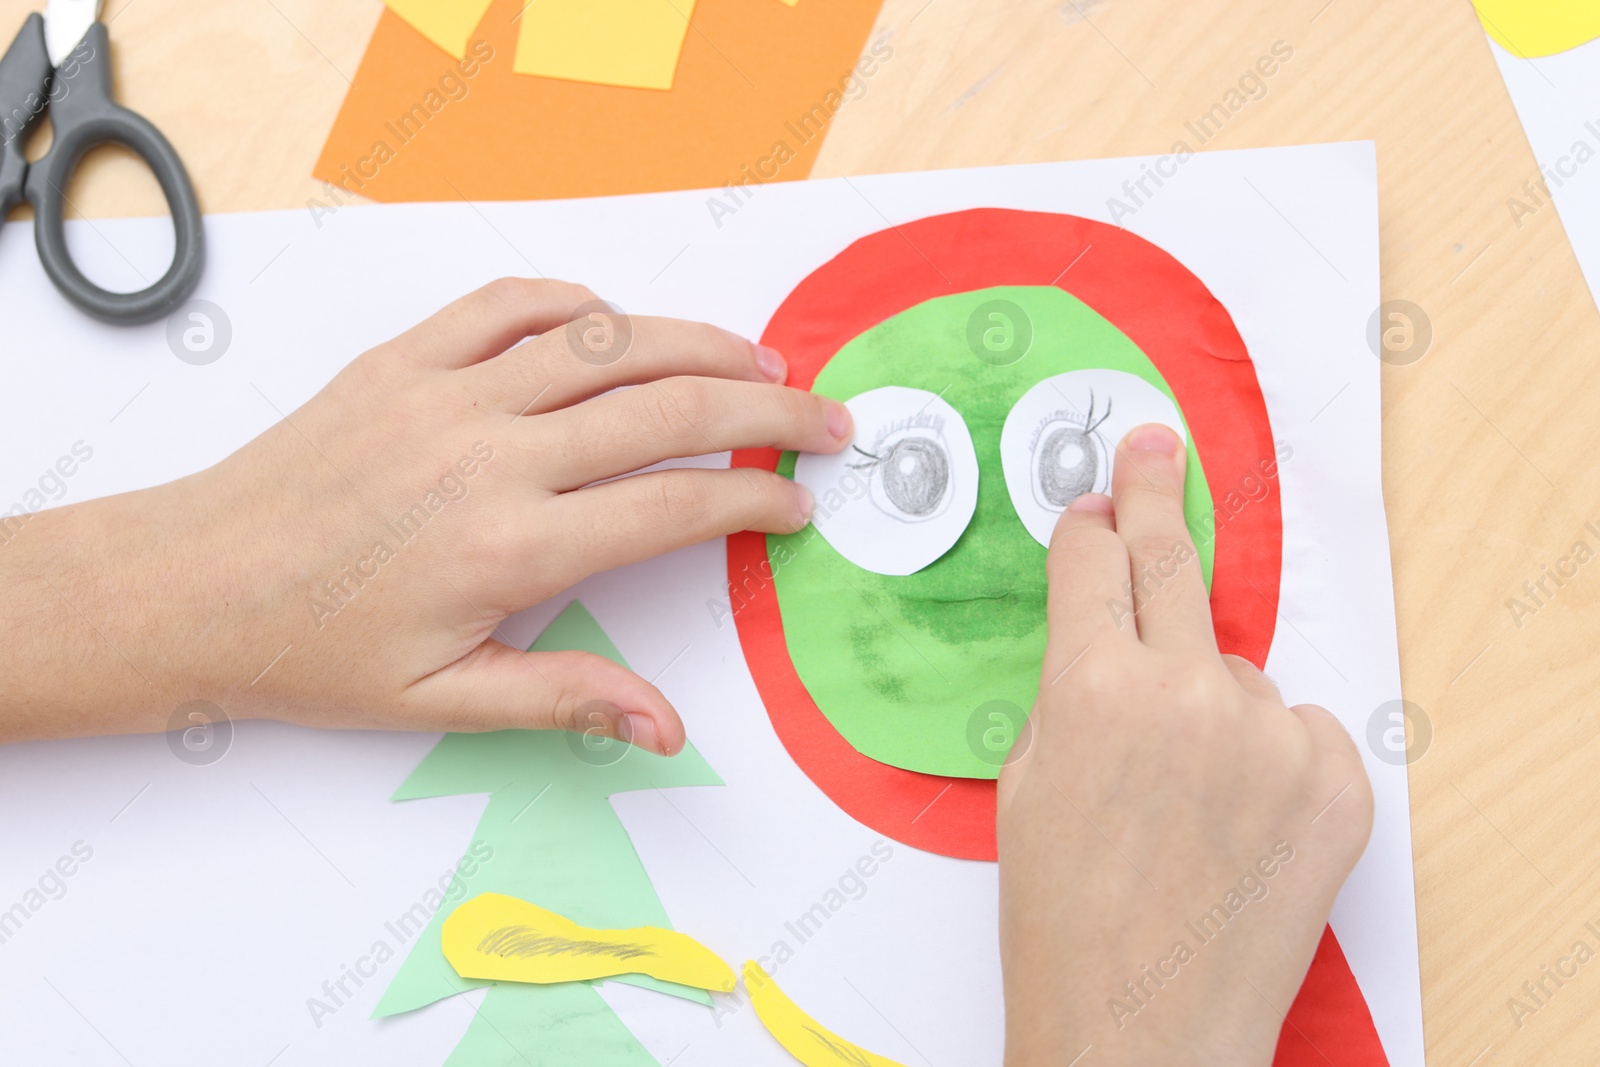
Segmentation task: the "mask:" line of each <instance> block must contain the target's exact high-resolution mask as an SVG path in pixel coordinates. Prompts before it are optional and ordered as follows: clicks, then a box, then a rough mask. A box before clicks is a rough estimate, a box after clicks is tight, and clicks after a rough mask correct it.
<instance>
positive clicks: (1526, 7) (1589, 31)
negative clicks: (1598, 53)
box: [1472, 0, 1600, 59]
mask: <svg viewBox="0 0 1600 1067" xmlns="http://www.w3.org/2000/svg"><path fill="white" fill-rule="evenodd" d="M1472 2H1473V4H1474V6H1476V7H1477V9H1478V18H1479V20H1480V21H1482V22H1483V28H1484V29H1486V30H1488V31H1489V36H1490V37H1493V38H1494V39H1495V40H1496V41H1498V42H1500V44H1501V45H1502V46H1503V47H1504V48H1505V50H1506V51H1508V52H1510V53H1511V54H1512V55H1514V56H1521V57H1522V58H1524V59H1536V58H1538V57H1539V56H1549V55H1554V54H1555V53H1557V52H1565V51H1566V50H1567V49H1569V48H1576V47H1578V46H1579V45H1580V44H1584V43H1585V42H1588V41H1592V40H1594V39H1595V38H1596V37H1600V3H1596V2H1595V0H1472Z"/></svg>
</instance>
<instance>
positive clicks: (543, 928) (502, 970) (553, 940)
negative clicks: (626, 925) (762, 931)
mask: <svg viewBox="0 0 1600 1067" xmlns="http://www.w3.org/2000/svg"><path fill="white" fill-rule="evenodd" d="M443 943H444V955H445V959H447V960H449V961H450V966H452V967H454V968H455V969H456V973H457V974H459V975H460V976H461V977H463V978H486V979H490V980H492V981H503V982H533V983H537V984H540V985H549V984H551V983H555V982H583V981H589V980H591V979H594V978H614V977H616V976H617V975H619V974H648V975H649V976H650V977H652V978H659V979H661V980H662V981H663V982H677V983H678V984H679V985H687V986H694V987H695V988H697V989H715V990H719V991H721V992H724V993H731V992H732V991H733V988H734V977H733V969H732V968H731V967H729V966H728V965H727V964H726V963H724V962H722V960H721V959H719V958H718V957H717V955H716V953H714V952H712V951H711V950H710V949H708V948H706V947H705V946H704V945H702V944H701V943H700V942H698V941H696V940H695V939H694V938H692V937H688V936H686V935H684V934H680V933H678V932H676V931H674V930H663V929H661V928H660V927H656V926H639V927H635V928H634V929H632V930H594V929H590V928H589V927H587V926H579V925H578V924H577V923H575V922H573V921H572V920H571V919H567V918H564V917H562V916H560V915H557V914H556V913H555V912H553V911H547V910H546V909H544V908H541V907H539V906H538V905H537V904H530V903H528V902H527V901H526V900H518V899H517V898H516V897H508V896H505V895H504V894H502V893H481V894H479V895H478V896H476V897H473V898H472V899H471V900H469V901H467V902H466V903H465V904H463V905H461V906H460V907H459V908H457V909H456V910H455V912H454V913H453V914H452V915H451V916H450V918H448V919H446V920H445V921H444V928H443Z"/></svg>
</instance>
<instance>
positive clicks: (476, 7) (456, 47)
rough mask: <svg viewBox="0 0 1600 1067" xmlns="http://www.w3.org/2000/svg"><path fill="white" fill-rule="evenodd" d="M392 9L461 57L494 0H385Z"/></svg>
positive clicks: (419, 30)
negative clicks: (473, 32)
mask: <svg viewBox="0 0 1600 1067" xmlns="http://www.w3.org/2000/svg"><path fill="white" fill-rule="evenodd" d="M384 2H385V3H387V4H388V5H389V10H390V11H393V12H394V13H395V14H396V15H399V16H400V17H401V18H403V19H405V20H406V21H407V22H409V23H410V24H411V26H412V28H413V29H415V30H416V31H417V32H418V33H420V34H422V36H424V37H426V38H427V39H428V40H430V41H432V42H433V43H434V44H436V45H438V46H439V47H440V48H443V49H444V50H445V51H446V52H449V53H450V54H451V55H453V56H455V57H456V58H457V59H464V58H466V55H467V42H468V41H470V40H471V39H472V31H473V30H475V29H477V28H478V23H480V22H482V21H483V16H484V14H485V13H486V12H487V11H488V10H489V5H490V4H491V3H492V2H493V0H384Z"/></svg>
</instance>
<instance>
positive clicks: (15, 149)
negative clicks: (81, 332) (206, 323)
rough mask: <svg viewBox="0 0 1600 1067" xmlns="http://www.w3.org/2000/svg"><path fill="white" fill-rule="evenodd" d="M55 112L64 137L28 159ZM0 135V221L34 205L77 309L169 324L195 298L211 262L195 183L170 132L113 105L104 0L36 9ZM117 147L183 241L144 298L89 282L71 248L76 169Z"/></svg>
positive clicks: (56, 274) (44, 257) (104, 317)
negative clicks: (28, 140) (29, 144)
mask: <svg viewBox="0 0 1600 1067" xmlns="http://www.w3.org/2000/svg"><path fill="white" fill-rule="evenodd" d="M46 108H48V109H49V111H50V121H51V124H52V125H53V126H54V128H55V140H54V142H53V143H52V144H51V146H50V150H49V151H48V152H46V153H45V154H44V156H43V157H42V158H40V159H39V160H37V161H36V162H34V163H29V162H28V161H27V158H26V157H25V156H24V155H23V154H22V149H23V141H24V139H25V136H26V134H27V132H28V130H29V129H30V128H31V127H32V126H33V125H34V124H35V123H36V122H38V121H39V118H40V117H41V116H42V115H43V114H44V112H45V109H46ZM0 138H3V140H0V222H3V221H4V219H5V214H6V212H8V211H10V210H11V208H12V207H14V206H15V205H16V204H18V203H21V202H27V203H29V204H31V205H33V211H34V216H35V222H34V235H35V239H36V242H37V244H38V246H39V260H40V262H41V263H43V265H44V269H45V273H46V274H48V275H49V276H50V280H51V281H52V282H54V283H55V286H56V288H57V289H59V290H61V292H62V294H63V295H64V296H65V297H66V298H67V299H68V300H70V301H71V302H72V303H73V304H75V305H77V306H78V307H79V308H81V309H82V310H83V311H85V312H87V313H88V314H90V315H93V316H94V317H95V318H97V319H100V320H101V321H103V322H110V323H115V324H118V325H132V324H135V323H141V322H149V321H151V320H152V319H158V318H161V317H162V316H164V315H166V314H168V313H169V312H171V311H172V310H173V309H174V308H176V307H177V306H178V305H179V304H181V303H183V301H184V300H186V299H188V297H189V294H190V293H192V292H194V288H195V286H196V285H197V284H199V281H200V273H201V271H202V269H203V268H204V266H205V242H204V237H203V235H202V231H201V228H200V205H199V203H198V202H197V201H196V200H195V195H194V186H193V185H192V184H191V183H190V181H189V174H188V172H187V171H185V170H184V168H183V161H182V160H180V159H179V158H178V153H177V152H176V151H174V150H173V147H172V145H171V143H170V142H169V141H168V140H167V139H166V138H165V137H163V136H162V135H161V131H160V130H157V129H156V128H155V127H154V126H152V125H151V124H150V123H149V122H148V121H147V120H146V119H145V118H144V117H142V116H140V115H137V114H135V113H133V112H132V111H129V110H128V109H127V108H125V107H122V106H121V105H120V104H118V103H117V102H116V101H115V100H114V99H112V96H111V50H110V37H109V35H108V33H107V31H106V25H105V23H103V22H101V21H100V0H50V2H49V6H48V7H47V8H46V11H45V15H44V16H43V17H41V16H40V15H39V14H38V13H37V12H36V13H34V14H32V15H29V16H28V18H27V21H25V22H24V23H23V24H22V32H21V33H19V34H17V39H16V40H15V41H13V42H12V43H11V48H10V49H9V50H8V51H7V52H6V54H5V56H4V58H0ZM113 143H114V144H120V145H124V146H126V147H128V148H130V149H132V150H133V151H134V152H135V153H137V154H138V155H139V156H140V157H141V158H142V159H143V160H144V161H145V164H146V165H147V166H148V167H149V168H150V170H151V172H152V173H154V174H155V176H156V181H158V182H160V183H161V191H162V192H163V193H164V194H166V198H167V209H168V211H170V212H171V214H172V228H173V231H174V233H175V234H176V236H177V250H176V253H175V254H174V255H173V257H172V266H171V267H169V268H168V269H167V273H166V274H165V275H163V276H162V277H161V278H160V280H158V281H157V282H156V283H155V284H154V285H152V286H150V287H149V288H148V289H143V290H141V291H139V292H137V293H113V292H111V291H109V290H106V289H102V288H100V287H99V286H98V285H95V284H94V283H93V282H91V281H90V280H89V279H88V278H87V277H85V276H84V274H83V272H82V271H80V270H79V269H78V267H77V264H75V263H73V262H72V256H71V254H70V253H69V252H68V251H67V239H66V232H65V230H64V228H63V225H62V223H63V216H64V215H65V209H66V206H67V188H68V186H69V185H70V183H71V181H72V173H73V171H75V170H76V169H77V167H78V164H79V163H80V162H82V160H83V157H84V156H85V155H87V154H88V152H89V150H90V149H92V148H95V147H97V146H99V145H103V144H113Z"/></svg>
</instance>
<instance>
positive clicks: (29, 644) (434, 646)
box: [0, 280, 851, 753]
mask: <svg viewBox="0 0 1600 1067" xmlns="http://www.w3.org/2000/svg"><path fill="white" fill-rule="evenodd" d="M595 301H596V298H595V296H594V294H593V293H591V292H589V291H588V290H587V289H584V288H582V287H580V286H575V285H568V284H565V283H561V282H547V281H520V280H505V281H500V282H496V283H494V284H492V285H489V286H486V287H485V288H483V289H481V290H479V291H478V292H476V293H473V294H471V295H470V296H467V297H466V298H464V299H462V300H460V301H457V302H456V303H455V304H452V305H451V306H450V307H448V308H445V309H444V310H443V311H441V312H440V313H439V314H437V315H435V316H434V317H433V318H431V319H429V320H428V321H426V322H424V323H422V324H421V325H419V326H417V327H416V328H414V329H412V330H411V331H409V332H408V333H406V334H404V335H402V336H401V337H398V338H396V339H395V340H394V341H391V342H389V343H388V344H385V345H382V346H380V347H378V348H376V349H374V350H373V351H371V352H368V353H366V354H365V355H362V356H361V357H360V358H358V359H357V360H355V362H353V363H352V364H351V365H350V366H349V367H347V368H345V370H344V371H342V372H341V373H340V374H339V375H338V377H336V378H335V379H334V380H333V381H332V382H331V383H329V385H328V386H327V388H325V389H323V390H322V392H320V393H318V394H317V395H316V396H315V397H313V398H312V399H311V400H310V401H309V402H308V403H307V404H306V405H305V406H304V407H302V408H301V409H300V410H298V411H296V412H295V413H294V414H292V415H290V416H289V417H288V418H287V419H285V420H284V421H283V422H281V423H279V424H278V425H276V426H274V427H273V428H271V429H270V430H268V431H267V432H266V433H264V434H262V435H261V436H260V437H258V438H257V439H256V440H254V441H252V442H251V443H250V444H248V445H247V446H245V447H244V448H243V449H241V450H240V451H239V452H237V453H235V454H234V455H232V456H230V457H229V458H228V459H226V460H225V461H223V462H222V463H220V464H218V465H217V466H216V467H214V468H212V469H210V470H206V471H202V472H200V473H198V474H195V475H192V476H190V477H188V478H184V479H182V480H181V481H178V482H174V483H172V484H170V485H165V486H160V487H158V488H155V489H150V490H145V491H142V492H137V493H129V494H127V495H124V496H119V497H111V498H108V499H104V500H97V501H92V502H90V503H87V504H83V505H80V506H75V507H69V508H63V509H61V510H59V511H54V512H47V513H44V514H42V515H39V516H37V517H36V518H34V519H33V520H32V521H31V522H30V523H29V524H28V525H27V526H26V527H25V528H24V529H23V530H22V531H21V533H19V534H18V536H17V537H15V538H14V539H13V540H12V541H11V542H10V543H8V544H7V545H5V546H4V547H3V548H0V594H3V595H0V638H3V639H4V642H5V646H6V648H7V654H6V656H5V657H4V662H0V740H13V739H17V738H24V737H52V736H67V735H73V734H88V733H111V732H130V731H154V730H165V729H167V727H168V721H169V717H170V716H171V714H172V713H173V711H174V709H176V708H177V707H178V706H179V705H181V704H183V703H185V702H187V701H190V700H197V699H198V700H207V701H211V702H213V703H215V704H217V705H219V706H220V707H221V708H222V709H223V710H225V711H226V712H227V713H228V714H229V715H231V716H233V717H235V718H239V717H251V716H271V717H275V718H283V719H288V720H292V721H296V722H302V723H307V724H314V725H318V726H338V727H352V726H355V727H385V728H400V729H419V730H491V729H500V728H505V727H529V728H544V727H565V728H569V729H571V728H576V729H580V730H586V731H596V732H600V733H604V734H606V735H607V736H620V737H625V738H628V739H631V740H633V741H634V742H635V743H637V744H639V745H641V746H643V747H646V748H650V749H656V750H660V751H663V752H668V753H671V752H676V751H678V750H679V749H681V748H682V746H683V743H684V730H683V724H682V722H681V721H680V720H679V718H678V715H677V713H676V712H675V711H674V710H673V708H672V706H671V705H670V704H669V703H668V702H667V700H666V699H665V698H664V697H663V696H662V695H661V693H660V692H659V691H657V690H656V689H655V687H654V686H652V685H650V684H648V683H647V682H645V681H644V680H643V679H641V678H639V677H637V676H636V675H634V674H632V673H631V672H629V671H627V670H624V669H623V668H621V667H619V666H616V665H614V664H612V663H610V662H608V661H606V660H603V659H600V658H598V657H594V656H588V655H584V654H581V653H558V654H546V655H529V654H526V653H523V652H521V651H519V650H517V649H513V648H510V647H508V646H506V645H504V644H502V643H500V642H498V641H496V640H495V639H494V637H493V634H494V630H495V627H496V626H497V625H498V624H499V623H500V621H501V620H502V619H504V618H505V617H506V616H507V615H509V614H511V613H512V612H515V611H518V610H520V609H522V608H526V607H529V606H530V605H533V604H537V603H539V602H540V601H542V600H545V599H546V598H548V597H552V596H555V595H556V594H558V593H560V592H561V591H562V590H564V589H566V588H568V587H569V586H571V585H573V584H574V583H576V582H578V581H579V580H580V579H582V578H584V577H586V576H587V575H590V574H593V573H595V572H596V571H601V570H605V569H608V568H611V567H617V566H620V565H622V564H626V563H631V562H634V561H637V560H642V559H646V558H648V557H651V556H656V555H659V554H661V553H664V552H670V551H672V550H673V549H676V548H679V547H682V546H684V545H690V544H694V543H696V542H699V541H705V540H708V539H710V538H714V537H718V536H721V535H723V534H727V533H732V532H735V531H738V530H746V529H752V530H762V531H769V532H789V531H793V530H796V529H799V528H800V527H802V526H803V525H804V524H805V522H806V521H807V519H808V518H809V515H810V510H811V500H810V497H809V494H808V493H807V492H806V491H805V490H804V489H802V488H800V487H799V486H796V485H795V484H793V483H791V482H789V481H787V480H786V479H783V478H780V477H778V476H777V475H775V474H771V473H767V472H763V471H752V470H667V471H659V472H654V473H648V474H637V475H634V476H632V477H628V478H623V479H621V480H619V481H614V482H609V483H606V484H604V485H591V484H590V483H593V482H596V481H599V480H601V479H606V478H614V477H616V476H618V475H625V474H629V473H630V472H633V471H637V470H638V469H639V468H641V467H645V466H649V465H651V464H654V463H658V462H660V461H662V460H666V459H670V458H674V457H683V456H695V455H702V454H706V453H714V452H719V451H723V450H726V449H732V448H750V447H763V446H771V447H776V448H786V449H802V450H808V451H817V452H833V451H837V450H838V449H839V448H842V447H843V446H844V445H845V443H846V442H847V441H848V439H849V437H850V432H851V427H850V418H849V415H848V413H847V412H846V410H845V408H844V406H843V405H841V404H838V403H836V402H834V401H830V400H824V399H822V398H819V397H816V396H813V395H811V394H810V393H806V392H802V391H799V390H795V389H789V388H786V387H784V386H782V385H780V384H775V383H780V382H782V381H783V379H784V374H785V368H784V363H783V360H782V358H781V356H779V355H778V354H777V353H775V352H772V351H770V350H766V349H762V348H760V347H758V346H756V345H754V344H752V343H751V342H750V341H747V340H744V339H742V338H738V337H734V336H732V335H730V334H728V333H726V332H724V331H722V330H718V329H715V328H713V327H710V326H704V325H698V324H695V323H689V322H680V321H676V320H670V319H652V318H634V319H632V320H628V321H626V322H625V321H623V320H622V319H621V318H620V317H619V316H605V315H600V316H595V317H588V316H580V321H578V322H576V323H574V322H572V320H573V319H574V316H575V314H576V313H577V312H578V310H579V309H580V308H581V307H582V306H584V305H588V306H590V307H598V306H599V305H598V304H597V303H596V302H595ZM584 310H587V309H586V308H585V309H584ZM530 335H537V336H535V337H533V339H532V340H528V341H526V342H525V343H522V344H518V342H521V341H523V339H524V338H527V337H529V336H530ZM630 336H631V343H629V341H630ZM512 345H517V347H515V348H511V349H510V351H507V348H508V347H510V346H512ZM624 345H626V346H627V347H626V350H625V351H624V350H623V348H624ZM621 385H637V386H638V387H637V388H634V389H629V390H625V391H621V392H616V393H611V392H609V391H610V390H613V389H615V388H616V387H617V386H621ZM585 486H588V488H585Z"/></svg>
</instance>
